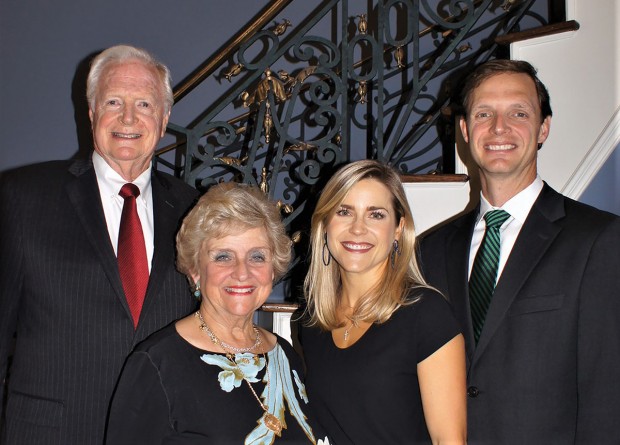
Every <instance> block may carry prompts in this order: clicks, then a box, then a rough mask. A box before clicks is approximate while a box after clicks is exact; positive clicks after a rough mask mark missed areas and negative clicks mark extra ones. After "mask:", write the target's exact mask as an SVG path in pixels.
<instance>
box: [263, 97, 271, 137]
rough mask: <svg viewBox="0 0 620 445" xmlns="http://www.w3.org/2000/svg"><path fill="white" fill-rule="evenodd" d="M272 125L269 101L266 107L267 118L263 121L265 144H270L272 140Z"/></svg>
mask: <svg viewBox="0 0 620 445" xmlns="http://www.w3.org/2000/svg"><path fill="white" fill-rule="evenodd" d="M272 127H273V120H272V119H271V105H269V102H267V103H266V108H265V120H264V121H263V129H264V131H265V144H267V145H269V141H270V140H271V137H270V133H271V128H272Z"/></svg>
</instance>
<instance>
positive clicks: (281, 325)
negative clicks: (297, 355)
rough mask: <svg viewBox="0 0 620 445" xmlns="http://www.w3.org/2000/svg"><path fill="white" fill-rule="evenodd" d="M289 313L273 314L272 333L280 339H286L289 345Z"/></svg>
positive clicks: (290, 314) (290, 341)
mask: <svg viewBox="0 0 620 445" xmlns="http://www.w3.org/2000/svg"><path fill="white" fill-rule="evenodd" d="M292 315H293V314H292V313H290V312H273V332H275V333H276V334H278V335H279V336H280V337H282V338H284V339H286V340H287V341H288V342H289V343H291V344H292V343H293V342H292V336H291V316H292Z"/></svg>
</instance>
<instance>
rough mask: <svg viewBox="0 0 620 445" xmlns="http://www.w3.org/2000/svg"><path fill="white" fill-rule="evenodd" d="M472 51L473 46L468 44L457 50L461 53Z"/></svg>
mask: <svg viewBox="0 0 620 445" xmlns="http://www.w3.org/2000/svg"><path fill="white" fill-rule="evenodd" d="M470 49H471V44H469V43H466V44H465V45H461V46H459V47H458V48H457V49H456V50H457V51H458V52H459V53H464V52H466V51H469V50H470Z"/></svg>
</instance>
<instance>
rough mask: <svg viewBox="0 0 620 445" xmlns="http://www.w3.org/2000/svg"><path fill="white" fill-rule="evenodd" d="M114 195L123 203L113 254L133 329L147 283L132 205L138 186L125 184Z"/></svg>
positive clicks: (139, 227)
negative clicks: (116, 242) (116, 194)
mask: <svg viewBox="0 0 620 445" xmlns="http://www.w3.org/2000/svg"><path fill="white" fill-rule="evenodd" d="M118 194H119V195H121V197H122V198H123V199H124V200H125V204H123V213H122V214H121V225H120V229H119V232H118V249H117V255H116V256H117V259H118V269H119V271H120V273H121V280H122V282H123V289H124V290H125V297H126V298H127V303H128V304H129V310H130V311H131V316H132V317H133V325H134V328H135V327H136V326H137V325H138V319H139V318H140V311H141V310H142V303H144V295H145V294H146V286H147V285H148V282H149V267H148V263H147V259H146V246H145V244H144V234H143V233H142V225H141V224H140V218H139V217H138V208H137V206H136V198H137V197H138V196H140V189H139V188H138V187H136V186H135V185H134V184H125V185H124V186H123V187H122V188H121V191H120V192H119V193H118Z"/></svg>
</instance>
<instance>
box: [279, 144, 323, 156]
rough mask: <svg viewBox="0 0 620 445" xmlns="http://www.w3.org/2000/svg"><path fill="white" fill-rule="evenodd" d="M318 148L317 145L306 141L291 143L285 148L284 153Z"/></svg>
mask: <svg viewBox="0 0 620 445" xmlns="http://www.w3.org/2000/svg"><path fill="white" fill-rule="evenodd" d="M314 150H316V145H312V144H308V143H306V142H300V143H299V144H292V145H289V146H288V147H286V148H285V149H284V153H285V154H286V153H289V152H291V151H314Z"/></svg>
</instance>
